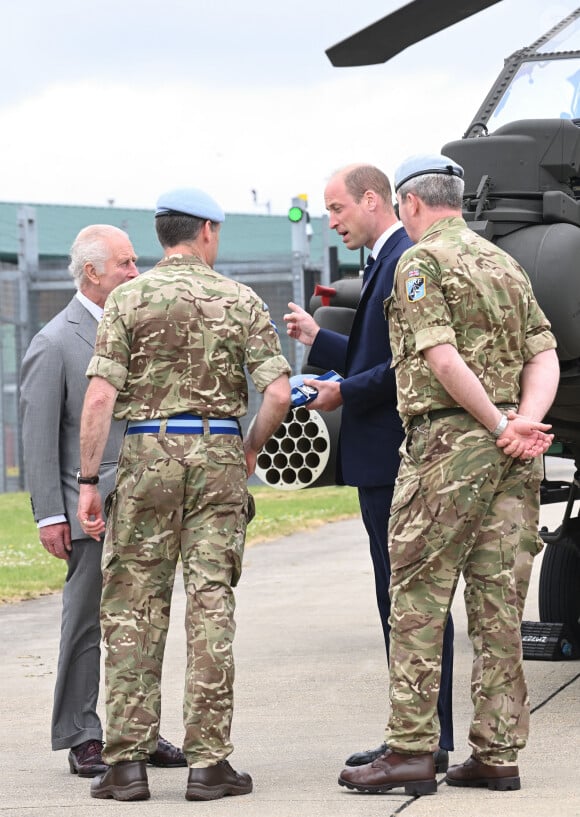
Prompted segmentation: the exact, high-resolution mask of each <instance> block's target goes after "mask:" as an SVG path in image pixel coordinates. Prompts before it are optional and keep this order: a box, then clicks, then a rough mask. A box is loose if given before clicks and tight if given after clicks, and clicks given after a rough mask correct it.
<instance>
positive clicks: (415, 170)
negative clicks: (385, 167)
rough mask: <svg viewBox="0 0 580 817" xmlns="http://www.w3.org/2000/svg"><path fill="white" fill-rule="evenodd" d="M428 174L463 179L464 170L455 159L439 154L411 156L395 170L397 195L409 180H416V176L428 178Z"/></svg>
mask: <svg viewBox="0 0 580 817" xmlns="http://www.w3.org/2000/svg"><path fill="white" fill-rule="evenodd" d="M428 173H442V174H444V175H447V176H458V177H459V178H460V179H462V178H463V168H462V167H461V165H458V164H457V162H454V161H453V159H450V158H449V156H442V155H441V154H439V153H421V154H417V155H416V156H409V158H408V159H405V161H404V162H403V163H402V164H400V165H399V167H398V168H397V169H396V170H395V193H396V192H397V190H398V189H399V187H401V186H402V185H403V184H405V182H408V181H409V179H414V178H415V177H416V176H426V175H427V174H428Z"/></svg>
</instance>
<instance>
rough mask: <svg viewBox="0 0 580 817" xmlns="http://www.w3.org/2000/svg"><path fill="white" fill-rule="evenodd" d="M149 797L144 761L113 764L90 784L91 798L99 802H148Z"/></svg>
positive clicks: (123, 761) (126, 761)
mask: <svg viewBox="0 0 580 817" xmlns="http://www.w3.org/2000/svg"><path fill="white" fill-rule="evenodd" d="M150 796H151V794H150V792H149V783H148V781H147V767H146V764H145V761H144V760H122V761H121V762H120V763H115V765H114V766H109V768H108V769H107V771H106V772H105V774H102V775H99V777H95V779H94V780H93V782H92V783H91V797H97V798H99V799H101V800H107V799H111V798H112V799H113V800H149V797H150Z"/></svg>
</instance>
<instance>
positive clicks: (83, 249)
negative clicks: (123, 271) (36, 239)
mask: <svg viewBox="0 0 580 817" xmlns="http://www.w3.org/2000/svg"><path fill="white" fill-rule="evenodd" d="M118 235H122V236H123V237H126V236H127V233H126V232H125V231H124V230H121V229H119V227H113V226H112V225H111V224H90V225H89V226H88V227H84V228H83V229H82V230H81V231H80V233H79V234H78V235H77V237H76V238H75V240H74V242H73V245H72V247H71V248H70V264H69V267H68V271H69V272H70V274H71V276H72V279H73V281H74V284H75V286H76V288H77V289H80V286H81V284H82V282H83V278H84V269H85V264H92V265H93V266H94V268H95V270H96V272H97V274H98V275H101V274H102V273H103V271H104V266H105V263H106V262H107V261H108V260H109V258H110V255H111V248H110V245H109V239H110V238H111V237H113V236H118Z"/></svg>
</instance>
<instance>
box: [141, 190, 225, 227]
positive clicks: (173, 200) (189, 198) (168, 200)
mask: <svg viewBox="0 0 580 817" xmlns="http://www.w3.org/2000/svg"><path fill="white" fill-rule="evenodd" d="M168 213H183V214H185V215H186V216H196V217H197V218H207V219H209V220H210V221H224V220H225V217H226V216H225V213H224V211H223V210H222V208H221V207H220V206H219V204H218V203H217V201H214V199H212V197H211V196H208V194H207V193H204V192H203V190H198V189H197V188H196V187H180V188H178V189H177V190H170V191H169V192H168V193H163V194H162V195H161V196H159V198H158V199H157V206H156V208H155V215H156V216H165V215H167V214H168Z"/></svg>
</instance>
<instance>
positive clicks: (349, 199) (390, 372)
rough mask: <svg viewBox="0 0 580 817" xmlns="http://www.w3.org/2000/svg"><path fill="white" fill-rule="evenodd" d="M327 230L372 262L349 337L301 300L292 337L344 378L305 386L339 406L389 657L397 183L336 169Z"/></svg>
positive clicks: (444, 732) (342, 446) (447, 653)
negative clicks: (323, 323) (390, 302)
mask: <svg viewBox="0 0 580 817" xmlns="http://www.w3.org/2000/svg"><path fill="white" fill-rule="evenodd" d="M324 200H325V204H326V209H327V210H328V212H329V214H330V222H329V226H330V228H331V229H332V230H336V232H337V233H338V234H339V235H340V236H341V237H342V240H343V242H344V244H345V245H346V246H347V247H348V248H349V249H351V250H356V249H360V248H361V247H363V246H364V247H367V248H368V249H369V250H370V251H371V256H370V257H369V259H368V260H367V264H366V265H365V270H364V274H363V281H362V289H361V296H360V301H359V304H358V307H357V309H356V313H355V316H354V320H353V324H352V328H351V331H350V334H349V335H348V336H347V335H342V334H339V333H338V332H334V331H331V330H328V329H322V328H320V327H319V326H318V324H317V323H316V322H315V320H314V318H313V317H312V316H311V315H310V314H309V313H308V312H306V311H305V310H304V309H301V308H300V307H299V306H297V305H296V304H293V303H291V304H289V308H290V310H291V311H290V312H289V313H288V314H287V315H285V316H284V320H285V321H286V323H287V331H288V334H289V335H290V337H292V338H294V339H296V340H298V341H300V342H301V343H304V344H305V345H307V346H310V347H311V350H310V354H309V357H308V363H309V364H311V365H312V366H316V367H319V368H322V369H334V370H336V371H337V372H339V373H340V374H342V375H343V376H344V380H343V381H342V382H340V383H337V382H334V381H319V380H315V381H309V380H305V383H307V384H311V385H313V386H315V387H316V388H317V389H318V396H317V398H316V400H314V401H313V402H312V403H310V404H309V405H308V408H312V409H315V410H318V411H332V410H334V409H336V408H338V407H339V406H342V417H341V426H340V434H339V444H338V445H339V451H338V457H337V463H338V465H337V482H338V483H339V484H346V485H354V486H356V487H357V488H358V495H359V503H360V509H361V514H362V519H363V522H364V525H365V528H366V530H367V533H368V536H369V543H370V551H371V558H372V561H373V567H374V573H375V587H376V594H377V603H378V607H379V613H380V617H381V623H382V626H383V633H384V637H385V645H386V649H387V657H388V655H389V632H390V627H389V614H390V608H391V605H390V600H389V580H390V575H391V569H390V564H389V554H388V549H387V531H388V524H389V512H390V507H391V500H392V498H393V486H394V484H395V479H396V477H397V471H398V468H399V454H398V450H399V446H400V445H401V443H402V441H403V437H404V435H403V427H402V425H401V420H400V418H399V414H398V412H397V397H396V386H395V374H394V369H392V368H391V349H390V344H389V327H388V323H387V321H386V319H385V315H384V309H383V302H384V300H385V299H386V298H388V297H389V295H390V294H391V291H392V288H393V275H394V272H395V267H396V266H397V262H398V260H399V258H400V256H401V255H402V253H403V252H404V251H405V250H406V249H408V247H410V246H411V244H412V242H411V240H410V239H409V237H408V235H407V233H406V232H405V229H404V227H403V225H402V224H401V222H400V221H399V220H398V219H397V216H396V214H395V211H394V209H393V204H392V191H391V185H390V183H389V180H388V178H387V177H386V176H385V174H384V173H383V172H382V171H381V170H379V169H378V168H376V167H373V166H371V165H364V164H357V165H349V166H348V167H345V168H343V169H342V170H339V171H338V172H336V173H335V174H334V175H333V176H332V178H331V179H330V181H329V182H328V184H327V186H326V190H325V193H324ZM452 673H453V622H452V620H451V618H450V619H449V621H448V623H447V628H446V631H445V640H444V645H443V660H442V676H441V689H440V692H439V704H438V714H439V720H440V724H441V736H440V742H439V745H440V749H439V751H438V752H436V753H435V765H436V770H437V771H438V772H445V771H447V765H448V752H449V751H450V750H452V749H453V723H452ZM386 749H387V746H386V744H385V743H382V744H381V745H380V746H379V747H377V748H376V749H371V750H367V751H364V752H356V753H355V754H353V755H351V756H350V757H349V758H348V759H347V760H346V763H347V765H350V766H359V765H362V764H364V763H371V762H372V761H373V760H375V759H376V758H377V757H379V756H380V755H382V754H384V752H385V751H386Z"/></svg>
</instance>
